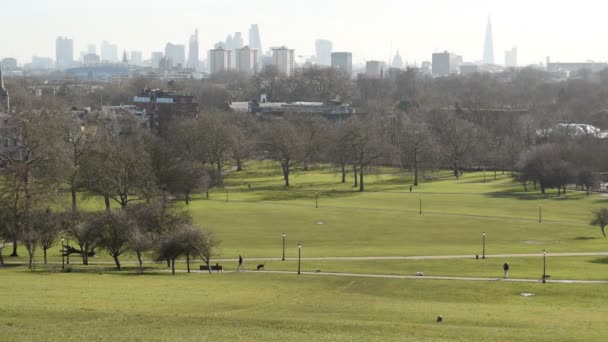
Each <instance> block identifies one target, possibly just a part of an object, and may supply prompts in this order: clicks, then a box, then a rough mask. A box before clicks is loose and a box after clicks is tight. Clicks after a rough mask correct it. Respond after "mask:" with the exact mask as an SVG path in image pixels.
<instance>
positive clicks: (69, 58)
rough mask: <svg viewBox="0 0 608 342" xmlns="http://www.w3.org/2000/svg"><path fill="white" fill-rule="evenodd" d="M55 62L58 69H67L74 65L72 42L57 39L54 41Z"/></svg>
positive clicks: (63, 38) (60, 38)
mask: <svg viewBox="0 0 608 342" xmlns="http://www.w3.org/2000/svg"><path fill="white" fill-rule="evenodd" d="M55 56H56V58H55V62H56V63H57V68H58V69H61V70H63V69H67V68H69V67H71V66H72V65H73V64H74V41H73V40H71V39H69V38H65V37H57V39H56V40H55Z"/></svg>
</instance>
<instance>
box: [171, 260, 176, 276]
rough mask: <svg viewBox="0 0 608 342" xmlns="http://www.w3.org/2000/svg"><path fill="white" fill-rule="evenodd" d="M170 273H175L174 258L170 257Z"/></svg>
mask: <svg viewBox="0 0 608 342" xmlns="http://www.w3.org/2000/svg"><path fill="white" fill-rule="evenodd" d="M171 274H173V275H175V258H173V259H171Z"/></svg>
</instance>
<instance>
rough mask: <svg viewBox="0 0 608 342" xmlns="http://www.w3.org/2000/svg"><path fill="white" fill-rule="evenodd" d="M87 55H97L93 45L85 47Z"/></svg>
mask: <svg viewBox="0 0 608 342" xmlns="http://www.w3.org/2000/svg"><path fill="white" fill-rule="evenodd" d="M87 53H92V54H97V46H96V45H95V44H89V45H87Z"/></svg>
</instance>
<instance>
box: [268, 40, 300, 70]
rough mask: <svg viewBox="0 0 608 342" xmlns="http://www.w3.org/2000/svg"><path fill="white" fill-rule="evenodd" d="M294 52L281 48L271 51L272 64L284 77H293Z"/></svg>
mask: <svg viewBox="0 0 608 342" xmlns="http://www.w3.org/2000/svg"><path fill="white" fill-rule="evenodd" d="M294 55H295V50H291V49H288V48H286V47H285V46H282V47H280V48H275V49H272V64H273V65H274V66H275V67H276V68H277V70H279V72H280V73H281V74H283V75H285V76H293V74H294V71H295V70H294V67H295V60H294Z"/></svg>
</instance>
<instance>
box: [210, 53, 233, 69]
mask: <svg viewBox="0 0 608 342" xmlns="http://www.w3.org/2000/svg"><path fill="white" fill-rule="evenodd" d="M228 70H232V50H226V49H213V50H209V73H210V74H215V73H218V72H221V71H228Z"/></svg>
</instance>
